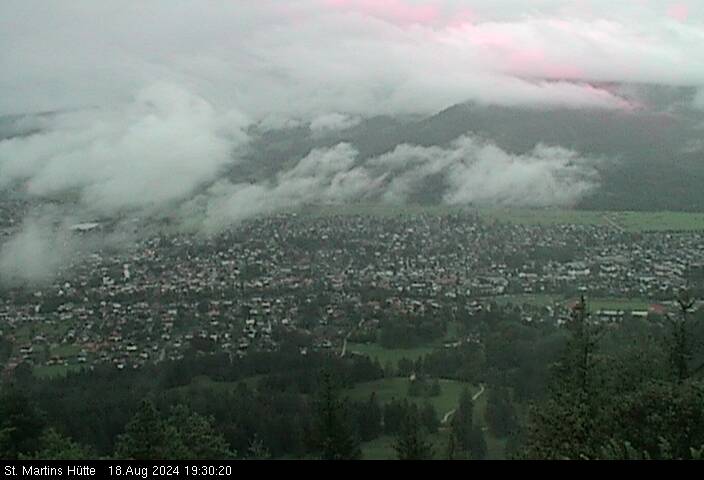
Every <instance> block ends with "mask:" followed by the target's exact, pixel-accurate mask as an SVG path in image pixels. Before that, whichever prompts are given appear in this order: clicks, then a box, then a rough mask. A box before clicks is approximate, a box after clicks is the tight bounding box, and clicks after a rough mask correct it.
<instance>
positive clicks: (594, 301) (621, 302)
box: [587, 298, 656, 312]
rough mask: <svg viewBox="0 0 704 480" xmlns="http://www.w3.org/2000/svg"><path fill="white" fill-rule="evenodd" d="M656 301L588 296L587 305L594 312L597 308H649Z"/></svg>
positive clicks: (627, 309) (626, 309)
mask: <svg viewBox="0 0 704 480" xmlns="http://www.w3.org/2000/svg"><path fill="white" fill-rule="evenodd" d="M652 303H656V302H650V301H648V300H644V299H641V298H591V299H590V298H587V305H588V306H589V309H590V310H591V311H592V312H595V311H597V310H624V311H630V310H647V309H648V307H649V306H650V305H651V304H652Z"/></svg>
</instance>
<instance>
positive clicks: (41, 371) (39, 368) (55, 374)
mask: <svg viewBox="0 0 704 480" xmlns="http://www.w3.org/2000/svg"><path fill="white" fill-rule="evenodd" d="M82 369H83V367H82V366H80V365H36V366H35V367H34V368H33V369H32V374H33V375H34V376H35V377H36V378H38V379H41V380H44V379H50V378H61V377H65V376H66V375H68V374H69V373H75V372H80V371H81V370H82Z"/></svg>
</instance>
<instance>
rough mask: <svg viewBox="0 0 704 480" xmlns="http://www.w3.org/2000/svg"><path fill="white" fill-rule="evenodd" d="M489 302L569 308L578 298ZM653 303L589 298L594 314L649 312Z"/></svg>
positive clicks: (518, 298) (506, 297)
mask: <svg viewBox="0 0 704 480" xmlns="http://www.w3.org/2000/svg"><path fill="white" fill-rule="evenodd" d="M487 300H493V301H495V302H496V303H497V304H499V305H509V304H512V305H526V304H527V305H532V306H536V307H545V306H553V305H555V304H559V305H562V306H568V305H570V304H572V303H574V302H575V301H577V297H565V296H563V295H543V294H535V295H533V294H525V295H502V296H499V297H489V298H487ZM652 303H657V302H653V301H650V300H648V299H645V298H624V297H613V298H609V297H592V298H590V297H587V304H588V306H589V309H590V310H591V311H592V312H596V311H597V310H624V311H630V310H647V309H648V307H649V306H650V305H651V304H652Z"/></svg>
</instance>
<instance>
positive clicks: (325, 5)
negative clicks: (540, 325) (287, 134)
mask: <svg viewBox="0 0 704 480" xmlns="http://www.w3.org/2000/svg"><path fill="white" fill-rule="evenodd" d="M703 22H704V2H702V1H701V0H673V1H669V0H652V1H651V0H622V1H616V0H581V1H580V0H574V1H566V0H478V1H461V0H430V1H425V2H420V1H416V0H251V1H249V0H0V92H2V94H1V95H0V115H3V114H15V113H31V112H46V111H60V112H61V113H60V114H58V115H54V116H47V117H41V118H35V119H31V120H22V122H28V121H29V122H32V123H33V125H34V126H35V127H40V132H39V133H36V134H33V135H31V136H26V137H16V138H12V139H8V140H4V141H0V191H2V190H5V189H9V188H17V189H19V190H21V191H23V192H25V193H26V194H28V195H29V196H31V197H34V198H36V199H37V202H35V203H36V204H35V205H34V206H33V207H32V208H31V211H30V213H29V214H28V215H27V216H26V217H25V218H24V219H23V220H22V222H21V228H20V229H19V230H18V231H17V232H16V233H15V234H14V235H13V236H12V237H11V238H10V239H9V240H7V241H6V242H5V243H4V244H3V245H1V246H0V283H2V282H3V281H8V279H10V281H13V280H20V281H23V280H39V279H46V278H50V277H51V276H52V275H54V274H55V273H56V271H57V269H59V268H60V267H61V266H62V265H63V264H64V263H66V262H68V261H70V260H71V259H72V258H74V257H75V256H76V255H78V253H77V252H79V251H80V250H81V249H82V248H87V247H86V246H85V243H84V241H83V240H82V239H77V238H74V237H73V234H72V233H71V229H70V226H71V224H72V223H75V222H85V221H91V220H93V219H96V218H105V217H114V216H115V215H116V214H118V213H119V214H124V213H128V214H130V215H134V216H136V217H141V218H152V216H153V215H161V214H164V215H169V216H170V217H173V215H176V216H178V217H179V218H181V219H182V220H183V222H184V225H185V224H188V225H196V226H198V225H200V227H199V228H201V229H203V230H204V231H206V232H217V231H219V230H221V229H223V228H227V227H229V226H230V225H232V224H235V223H237V222H239V221H242V220H243V219H246V218H250V217H252V216H255V215H261V214H266V213H270V212H272V211H276V210H277V209H280V208H284V207H291V206H295V205H300V204H302V203H319V202H336V203H345V202H350V201H357V200H360V199H363V200H367V199H370V198H372V199H376V200H377V201H384V202H394V203H402V202H405V201H408V199H409V198H411V196H412V194H413V192H414V190H416V189H418V188H419V186H421V185H423V183H424V181H425V180H426V179H427V178H430V177H433V178H437V177H438V176H440V177H442V178H444V179H445V183H446V191H444V192H443V201H444V202H446V203H448V204H467V203H472V202H486V203H492V204H501V205H534V206H548V205H560V206H565V205H573V204H575V202H577V201H579V199H580V198H581V197H582V196H583V195H586V194H588V193H589V192H592V191H593V190H594V188H596V187H597V186H598V184H599V178H598V174H597V171H596V170H595V169H594V162H595V161H596V160H595V159H590V158H588V156H585V154H584V152H574V151H571V150H568V149H565V148H562V146H560V145H536V146H535V148H534V149H533V150H532V151H527V152H524V153H523V154H521V155H516V154H515V153H509V152H506V151H504V150H502V149H501V148H499V147H498V146H496V145H495V144H493V143H492V140H491V139H482V140H480V139H477V138H475V137H474V136H473V135H472V132H466V133H467V134H466V135H463V136H461V137H459V138H458V139H456V140H455V141H454V142H452V144H450V145H445V146H434V147H420V146H417V145H399V146H398V147H397V148H396V149H394V150H393V151H392V152H388V153H387V154H385V155H382V156H380V157H377V158H371V159H366V160H364V161H362V159H360V158H358V157H359V156H358V152H357V150H356V148H355V146H354V145H348V144H345V143H341V144H339V145H336V146H334V147H331V148H327V149H319V150H314V151H312V152H309V153H308V154H307V155H306V156H305V157H304V158H285V157H282V158H280V159H277V160H278V161H279V164H280V165H282V166H283V165H285V166H287V167H286V168H288V170H286V169H284V168H283V167H282V171H279V172H277V173H276V174H275V175H274V176H273V177H272V178H270V179H265V180H261V181H259V182H258V183H256V184H252V183H251V182H250V180H249V179H245V178H232V177H231V175H230V174H229V173H230V172H232V170H233V168H232V167H233V166H234V165H236V164H237V163H240V162H243V161H247V160H245V159H246V158H249V159H250V160H249V161H257V160H256V159H257V157H256V152H254V155H252V152H251V151H249V152H248V155H244V154H243V152H246V151H248V149H249V148H251V145H252V142H251V135H253V130H252V129H250V128H249V127H250V126H252V125H253V124H255V123H256V124H258V125H259V126H260V127H268V128H276V127H278V126H284V125H288V124H291V123H295V124H297V125H304V126H308V127H309V132H310V135H311V136H312V137H313V138H315V137H320V136H324V135H328V134H329V133H330V132H331V131H335V130H340V129H344V128H348V127H351V126H353V125H355V124H357V123H359V122H361V121H363V120H364V118H366V117H370V116H373V115H378V114H392V115H393V114H432V113H435V112H437V111H439V110H442V109H444V108H446V107H448V106H451V105H453V104H456V103H460V102H465V101H473V102H477V103H481V104H490V105H505V106H520V107H525V108H546V107H555V106H560V107H567V108H580V109H581V108H598V109H623V110H625V111H633V110H634V109H637V108H638V107H639V106H640V105H638V104H637V103H636V102H637V101H636V100H634V99H632V98H622V97H620V96H619V95H620V94H617V93H613V92H614V90H613V89H610V88H606V87H605V86H604V83H603V82H646V83H655V84H660V85H672V86H694V87H697V88H701V87H702V86H704V53H703V52H704V23H703ZM691 105H692V106H693V107H696V108H704V89H702V90H699V93H698V94H695V95H694V96H693V97H692V99H691ZM258 131H262V129H261V128H260V129H258ZM282 155H283V154H282ZM252 158H253V159H254V160H251V159H252ZM599 161H609V159H601V160H599ZM65 194H70V195H65ZM57 196H60V198H72V199H74V203H73V204H71V205H69V206H61V205H59V206H56V205H52V206H47V205H46V202H43V200H46V199H54V198H57ZM57 224H59V225H61V227H60V230H61V231H60V232H58V233H59V234H57V231H56V228H57V227H56V225H57ZM111 242H112V243H114V242H118V243H124V244H125V245H128V244H130V241H127V240H124V239H122V238H119V239H117V240H116V239H115V238H106V239H102V240H99V241H98V243H97V245H100V244H103V245H104V244H108V243H111ZM91 248H93V247H91Z"/></svg>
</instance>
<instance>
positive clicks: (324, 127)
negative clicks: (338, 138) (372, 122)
mask: <svg viewBox="0 0 704 480" xmlns="http://www.w3.org/2000/svg"><path fill="white" fill-rule="evenodd" d="M359 122H360V119H359V118H354V117H350V116H349V115H344V114H341V113H329V114H326V115H320V116H319V117H316V118H315V119H313V121H312V122H310V129H311V131H312V132H313V133H314V134H322V133H325V132H330V131H335V130H346V129H348V128H352V127H354V126H355V125H357V124H359Z"/></svg>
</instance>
